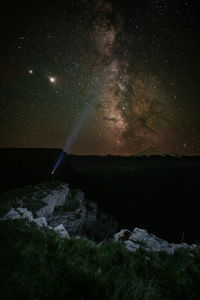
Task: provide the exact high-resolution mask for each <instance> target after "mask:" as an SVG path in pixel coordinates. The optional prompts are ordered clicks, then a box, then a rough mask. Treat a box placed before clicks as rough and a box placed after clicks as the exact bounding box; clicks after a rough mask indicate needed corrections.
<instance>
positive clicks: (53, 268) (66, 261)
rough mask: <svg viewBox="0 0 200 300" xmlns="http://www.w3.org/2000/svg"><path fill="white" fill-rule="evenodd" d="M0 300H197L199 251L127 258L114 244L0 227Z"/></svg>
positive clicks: (16, 225)
mask: <svg viewBox="0 0 200 300" xmlns="http://www.w3.org/2000/svg"><path fill="white" fill-rule="evenodd" d="M0 297H1V299H27V300H29V299H34V300H39V299H42V300H45V299H70V300H71V299H79V300H81V299H87V300H90V299H92V300H94V299H109V300H115V299H120V300H121V299H123V300H126V299H127V300H128V299H133V300H134V299H135V300H140V299H141V300H151V299H152V300H157V299H162V300H169V299H172V300H173V299H176V300H179V299H180V300H184V299H185V300H186V299H187V300H195V299H196V300H197V299H200V249H199V248H197V249H196V250H194V251H193V252H192V255H191V254H189V253H188V252H186V251H184V250H179V251H177V252H176V253H175V255H174V256H170V255H167V254H166V253H146V252H145V251H144V250H142V249H141V250H139V251H137V252H136V253H130V252H128V251H127V250H126V248H125V247H124V245H123V244H122V243H120V242H115V241H111V242H109V243H107V244H105V245H102V246H99V245H97V244H95V243H94V242H91V241H89V240H87V239H75V238H74V239H69V240H67V239H66V240H64V239H61V238H60V237H59V235H58V234H57V233H55V232H53V231H50V230H48V229H45V228H42V229H39V228H38V227H37V226H36V225H35V224H31V225H30V226H27V225H26V224H25V221H24V220H15V221H3V222H0Z"/></svg>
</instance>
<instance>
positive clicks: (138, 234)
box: [129, 227, 169, 251]
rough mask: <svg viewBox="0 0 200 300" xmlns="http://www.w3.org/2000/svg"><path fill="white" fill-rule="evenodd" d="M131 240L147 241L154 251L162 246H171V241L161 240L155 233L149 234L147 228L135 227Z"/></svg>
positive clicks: (147, 244) (146, 243)
mask: <svg viewBox="0 0 200 300" xmlns="http://www.w3.org/2000/svg"><path fill="white" fill-rule="evenodd" d="M129 240H131V241H133V242H140V243H145V245H146V246H147V247H149V248H151V249H154V251H159V250H161V249H162V248H167V247H169V243H168V242H167V241H165V240H161V239H160V238H158V237H156V236H155V235H153V234H149V233H148V231H147V230H145V229H140V228H137V227H136V228H135V229H134V230H133V232H132V233H131V235H130V237H129Z"/></svg>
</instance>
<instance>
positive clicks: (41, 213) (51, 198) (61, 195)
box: [36, 184, 69, 218]
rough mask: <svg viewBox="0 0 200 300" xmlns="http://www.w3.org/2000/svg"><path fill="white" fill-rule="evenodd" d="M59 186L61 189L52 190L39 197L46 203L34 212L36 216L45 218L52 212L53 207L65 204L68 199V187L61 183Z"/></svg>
mask: <svg viewBox="0 0 200 300" xmlns="http://www.w3.org/2000/svg"><path fill="white" fill-rule="evenodd" d="M60 188H61V190H54V191H52V192H51V193H50V194H49V195H48V196H46V197H45V198H42V199H41V201H42V202H43V203H45V204H47V205H45V206H44V207H42V208H40V209H39V210H38V211H37V212H36V214H37V216H38V217H45V218H47V217H48V216H50V215H51V214H52V213H53V212H54V210H55V208H57V207H62V206H64V205H65V203H66V201H67V199H68V193H69V187H68V185H65V184H61V185H60Z"/></svg>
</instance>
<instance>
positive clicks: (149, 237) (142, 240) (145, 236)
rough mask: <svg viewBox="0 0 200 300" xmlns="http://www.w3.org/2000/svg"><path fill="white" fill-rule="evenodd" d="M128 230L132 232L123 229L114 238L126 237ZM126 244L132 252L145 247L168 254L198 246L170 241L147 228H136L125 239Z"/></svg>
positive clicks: (147, 249) (148, 249)
mask: <svg viewBox="0 0 200 300" xmlns="http://www.w3.org/2000/svg"><path fill="white" fill-rule="evenodd" d="M126 231H127V232H128V233H127V235H128V234H130V231H128V230H126V229H122V230H121V231H120V232H118V233H116V234H115V235H114V239H115V240H120V239H121V240H123V238H125V235H126ZM124 244H125V246H126V248H127V249H128V250H129V251H131V252H135V251H136V250H138V249H139V248H143V249H144V250H146V251H154V252H160V251H164V252H166V253H168V254H174V252H175V251H176V250H177V249H186V250H188V251H189V252H190V251H191V250H193V249H195V248H196V245H195V244H193V245H191V246H190V245H188V244H186V243H182V244H174V243H168V242H167V241H165V240H162V239H160V238H158V237H156V236H155V235H153V234H149V233H148V231H147V230H145V229H140V228H135V229H134V230H133V232H132V233H131V234H130V235H129V238H128V239H127V240H125V241H124Z"/></svg>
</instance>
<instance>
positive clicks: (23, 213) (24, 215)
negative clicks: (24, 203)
mask: <svg viewBox="0 0 200 300" xmlns="http://www.w3.org/2000/svg"><path fill="white" fill-rule="evenodd" d="M16 210H17V211H18V212H19V213H20V216H21V218H23V219H24V218H27V219H28V220H29V222H32V221H33V214H32V212H31V211H29V210H27V209H26V208H22V207H18V208H17V209H16Z"/></svg>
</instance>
